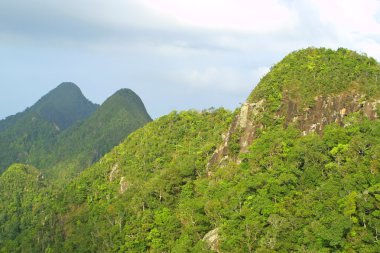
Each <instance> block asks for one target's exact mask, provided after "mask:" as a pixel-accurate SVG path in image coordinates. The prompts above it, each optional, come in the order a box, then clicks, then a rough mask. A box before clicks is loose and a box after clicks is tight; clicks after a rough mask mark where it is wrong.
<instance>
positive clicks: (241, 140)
mask: <svg viewBox="0 0 380 253" xmlns="http://www.w3.org/2000/svg"><path fill="white" fill-rule="evenodd" d="M265 102H266V101H265V100H263V99H262V100H260V101H258V102H256V103H248V102H247V103H244V104H243V105H242V107H241V109H240V113H239V114H238V115H237V116H236V117H235V119H234V120H233V122H232V124H231V126H230V128H229V130H228V132H227V133H226V134H224V135H223V137H224V138H223V141H222V143H221V144H220V145H219V146H218V148H217V149H216V150H215V152H214V154H213V156H212V157H211V159H210V161H209V163H208V165H207V172H208V174H209V175H210V174H211V170H212V168H213V167H218V166H223V164H224V163H226V162H228V161H231V160H233V161H234V162H237V163H240V160H239V159H238V158H237V156H236V154H235V156H234V155H233V154H231V152H230V150H229V143H230V142H231V141H236V140H235V139H234V138H232V136H234V135H235V136H236V135H237V136H238V144H239V146H240V151H239V153H245V152H247V151H248V147H249V146H250V145H251V144H252V142H253V141H254V139H255V138H256V137H257V131H258V130H259V129H263V128H265V126H264V125H263V123H262V121H261V119H262V117H263V112H265V110H266V109H267V108H266V107H265V104H266V103H265ZM379 106H380V100H365V97H364V95H362V94H359V93H355V92H343V93H341V94H336V95H329V96H318V97H315V98H314V103H313V105H312V106H309V107H307V108H302V107H301V106H299V105H298V104H297V102H295V101H294V100H292V99H290V98H289V97H288V96H287V94H286V92H284V95H283V99H282V101H281V106H280V107H279V109H278V110H277V112H275V113H274V115H273V118H275V119H281V121H282V123H283V125H284V127H288V126H290V125H293V126H295V127H297V128H299V129H300V130H301V132H302V134H303V135H307V134H309V133H314V132H315V133H318V134H322V133H323V129H324V127H325V126H326V125H328V124H331V123H334V122H336V123H338V124H340V125H342V126H344V118H345V117H347V116H348V115H349V114H351V113H359V114H361V115H364V116H366V117H368V118H369V119H371V120H374V119H377V118H378V117H379V115H378V108H379ZM232 139H234V140H232Z"/></svg>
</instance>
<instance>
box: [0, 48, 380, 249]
mask: <svg viewBox="0 0 380 253" xmlns="http://www.w3.org/2000/svg"><path fill="white" fill-rule="evenodd" d="M309 55H312V56H313V57H314V56H315V59H314V58H313V60H312V61H311V60H310V57H311V56H310V57H309ZM292 61H294V62H292ZM330 61H332V62H333V64H330ZM297 62H298V63H299V66H300V67H299V70H298V71H297ZM310 62H314V65H313V64H311V63H310ZM352 62H354V63H352ZM290 63H291V64H290ZM306 63H307V64H311V65H310V66H309V67H308V65H305V64H306ZM286 64H290V65H286ZM323 64H325V65H326V66H325V68H327V69H328V71H326V72H322V73H320V72H319V71H322V70H321V69H322V65H323ZM285 66H287V67H289V70H288V71H287V70H286V69H284V68H285ZM305 66H306V67H305ZM336 66H338V67H336ZM365 66H367V67H365ZM378 66H379V65H378V63H376V62H375V61H374V60H373V59H371V58H367V57H365V56H363V55H359V54H356V53H354V52H351V51H348V50H344V49H339V50H338V51H337V52H334V51H330V50H327V49H313V48H311V49H306V50H301V51H298V52H295V53H292V54H290V56H288V57H286V58H285V59H284V60H283V61H282V62H280V63H279V64H277V65H276V66H275V67H274V68H273V70H272V72H270V73H269V74H268V75H267V76H266V77H264V78H263V80H262V81H261V83H260V84H259V86H258V87H257V89H255V91H254V92H253V93H252V94H251V96H250V98H249V100H258V99H262V98H266V99H267V103H268V104H267V105H269V106H268V107H266V108H267V109H268V110H269V111H271V112H273V111H274V110H275V108H276V106H277V108H278V104H277V105H276V103H277V102H279V101H281V96H283V94H284V92H287V93H288V94H289V95H290V96H295V98H294V99H295V100H297V101H298V102H299V103H301V104H302V103H309V101H312V100H313V97H314V96H317V95H329V94H335V93H341V92H346V91H349V92H353V91H357V92H360V93H361V94H363V95H365V96H366V97H364V98H363V99H371V98H373V97H376V96H378V94H379V91H380V89H379V87H378V86H377V85H378V84H377V79H376V78H375V76H376V71H378ZM356 68H357V71H358V72H355V71H356ZM311 70H318V71H317V72H316V73H320V74H318V75H320V76H319V77H317V76H318V75H315V78H316V80H318V81H315V82H314V81H310V80H309V79H308V78H309V77H314V75H311V73H312V72H310V71H311ZM331 71H332V74H331V73H330V72H331ZM281 73H283V75H284V76H283V75H282V74H281ZM348 73H349V74H348ZM351 73H354V74H353V75H352V76H351V77H350V75H351ZM310 75H311V76H310ZM296 80H299V81H296ZM334 80H335V81H334ZM301 81H302V82H301ZM297 82H298V83H299V84H302V85H299V86H297ZM334 82H336V83H334ZM292 83H293V84H294V85H295V86H294V87H293V86H292ZM329 84H331V85H329ZM314 85H319V89H320V90H317V91H316V90H315V89H314V88H315V86H314ZM379 85H380V84H379ZM304 86H305V87H304ZM306 86H311V87H306ZM364 86H365V87H364ZM127 94H132V93H131V92H130V91H128V90H123V91H121V92H119V93H116V94H115V96H116V97H115V100H110V101H109V102H107V103H105V104H104V108H106V107H105V105H106V104H108V105H107V106H108V107H109V108H112V109H107V110H106V109H105V111H107V112H110V113H111V112H112V113H114V114H116V115H117V118H119V119H120V117H122V119H120V122H121V123H122V122H123V119H128V115H129V114H128V113H126V112H124V111H122V112H120V113H117V111H118V110H117V109H116V108H118V105H120V104H122V103H123V102H125V101H126V100H124V99H123V98H124V96H126V95H127ZM276 94H277V95H276ZM278 94H280V95H278ZM295 94H297V95H295ZM300 94H304V95H305V96H304V98H299V96H300ZM112 101H114V102H112ZM271 103H273V104H271ZM134 104H135V105H136V104H139V102H137V103H134ZM102 107H103V106H102ZM102 107H101V108H102ZM128 107H129V106H128ZM132 107H133V106H132ZM138 107H139V106H137V107H136V108H138ZM101 108H99V110H98V111H100V109H101ZM144 110H145V109H144ZM136 111H140V112H141V110H140V109H136ZM263 113H266V112H263ZM101 115H104V114H101ZM270 115H271V114H270V113H268V114H267V116H268V117H270ZM235 116H236V114H234V113H231V112H229V111H226V110H224V109H217V110H205V111H202V112H197V111H186V112H180V113H178V112H172V113H170V114H168V115H166V116H163V117H161V118H159V119H157V120H155V121H153V122H150V123H148V124H146V125H145V126H144V127H143V128H141V129H139V130H137V131H135V132H133V133H132V134H130V135H129V136H128V138H127V139H125V141H124V142H122V143H121V144H120V145H118V146H116V147H115V148H113V149H112V151H111V152H109V153H107V154H106V155H105V156H103V157H102V158H101V159H100V160H99V161H98V162H96V163H95V164H93V165H92V166H90V167H89V168H87V169H86V170H84V171H83V172H82V173H81V174H80V175H79V176H77V177H75V178H74V179H73V180H71V181H70V182H69V183H67V184H65V185H57V184H51V183H50V182H49V180H48V179H45V178H44V177H43V175H44V174H43V173H41V172H40V171H39V170H37V169H35V168H34V167H31V166H27V165H22V164H15V165H13V166H11V167H10V168H9V169H8V170H7V171H6V172H4V173H3V174H2V175H1V176H0V252H211V251H212V249H211V247H210V245H209V242H208V241H207V240H204V237H205V235H206V234H207V233H208V232H210V231H214V235H215V236H214V238H216V240H215V241H214V244H213V247H214V248H217V250H218V252H380V242H379V233H380V174H379V172H380V121H379V120H378V119H377V120H369V119H368V118H366V117H365V116H363V114H361V113H351V114H349V115H347V116H346V117H345V119H344V120H345V122H344V124H343V125H344V126H341V125H338V124H335V123H332V124H329V125H327V126H326V127H325V128H324V131H323V133H322V134H320V135H317V134H308V135H303V134H301V132H300V130H299V129H297V128H295V127H293V126H289V127H287V128H284V127H283V124H282V123H281V122H280V121H276V120H272V121H271V124H267V125H265V126H264V127H263V128H262V129H261V130H259V131H257V133H256V135H255V140H254V142H253V143H252V145H250V146H249V148H248V151H247V152H245V153H240V152H239V151H240V147H239V135H240V134H241V132H239V131H236V132H235V133H234V135H233V136H231V138H230V142H229V143H227V144H226V145H227V146H228V147H229V148H230V150H231V151H232V152H233V155H234V156H238V157H239V161H241V162H239V163H237V162H236V161H235V159H226V160H225V162H224V163H223V166H219V167H218V166H216V167H213V166H211V167H208V166H207V163H208V162H209V160H210V157H211V156H212V154H213V152H214V151H215V149H217V148H218V147H219V145H220V144H221V143H222V139H221V136H222V134H223V133H226V132H227V130H228V128H229V126H230V125H231V122H233V120H234V117H235ZM102 117H103V116H99V115H98V116H96V113H95V114H93V116H90V118H89V120H88V122H91V123H86V122H83V123H81V124H78V125H77V126H76V127H77V128H78V129H79V128H81V127H83V129H90V132H94V131H96V130H97V126H98V125H99V124H102V122H104V120H103V118H102ZM90 119H91V121H90ZM105 119H108V117H106V116H105ZM86 124H88V125H86ZM113 124H115V126H117V127H119V126H120V125H117V123H113ZM73 129H74V128H73ZM110 129H111V128H110ZM116 130H117V128H112V131H116ZM73 131H74V132H76V133H77V135H73V137H70V136H71V135H70V134H69V131H68V132H67V136H65V135H62V139H63V140H70V138H73V139H72V140H81V139H80V138H82V137H83V138H84V139H83V142H84V143H87V142H88V141H91V140H92V138H93V139H94V140H95V141H96V140H97V139H96V138H95V137H91V136H89V137H86V133H85V132H80V131H79V130H73ZM112 134H114V133H110V132H107V131H105V132H102V134H101V135H100V136H102V137H101V138H100V139H99V142H97V143H98V144H99V149H101V148H102V145H101V144H102V142H106V141H107V140H108V139H112V136H113V135H112ZM86 138H88V139H86ZM102 138H103V139H102ZM58 141H59V139H58ZM68 143H69V144H68V146H67V147H64V146H62V149H58V151H55V150H52V153H55V152H61V151H60V150H65V149H66V148H70V147H72V148H73V153H77V152H80V149H79V148H78V147H76V146H75V145H74V144H70V142H69V141H68ZM73 143H74V142H73ZM70 157H71V155H69V156H67V157H66V156H63V157H62V162H63V163H62V164H64V162H65V161H66V167H65V166H62V167H60V169H59V170H57V171H62V175H66V174H65V173H67V172H65V170H68V171H70V172H73V171H74V170H75V168H76V166H78V165H76V164H75V163H72V164H73V165H72V166H73V168H70V166H69V165H68V164H71V163H70ZM72 169H73V170H72Z"/></svg>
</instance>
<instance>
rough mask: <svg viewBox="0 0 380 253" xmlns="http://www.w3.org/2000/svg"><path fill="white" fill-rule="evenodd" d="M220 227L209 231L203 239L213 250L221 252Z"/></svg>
mask: <svg viewBox="0 0 380 253" xmlns="http://www.w3.org/2000/svg"><path fill="white" fill-rule="evenodd" d="M218 232H219V228H215V229H213V230H211V231H210V232H208V233H207V234H206V235H205V236H204V237H203V239H202V240H203V241H205V242H206V243H207V245H208V246H209V247H210V249H211V250H212V251H215V252H219V249H218V248H219V234H218Z"/></svg>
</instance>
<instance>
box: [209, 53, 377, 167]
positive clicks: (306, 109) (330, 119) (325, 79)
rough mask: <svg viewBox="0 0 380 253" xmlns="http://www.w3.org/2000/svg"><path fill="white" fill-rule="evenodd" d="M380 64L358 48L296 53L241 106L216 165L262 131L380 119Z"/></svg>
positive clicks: (214, 161)
mask: <svg viewBox="0 0 380 253" xmlns="http://www.w3.org/2000/svg"><path fill="white" fill-rule="evenodd" d="M378 77H380V65H379V64H378V63H377V62H376V61H374V59H373V58H368V57H366V56H364V55H359V54H357V53H355V52H353V51H350V50H346V49H339V50H338V51H332V50H327V49H323V48H322V49H315V48H308V49H305V50H300V51H297V52H294V53H291V54H290V55H288V56H287V57H285V58H284V59H283V60H282V61H281V62H280V63H278V64H276V65H275V66H274V67H273V68H272V70H271V71H270V72H269V73H268V74H267V75H266V76H265V77H263V79H262V80H261V81H260V83H259V84H258V85H257V87H256V88H255V89H254V91H253V92H252V93H251V95H250V96H249V98H248V99H247V102H245V103H244V104H243V105H242V107H241V108H240V111H239V113H238V114H237V115H236V117H235V119H234V121H233V122H232V124H231V126H230V129H229V131H228V132H227V133H226V134H225V135H224V137H223V142H222V144H220V145H219V147H218V148H217V149H216V151H215V153H214V155H213V156H212V158H211V160H210V162H209V164H208V170H210V168H211V167H215V166H219V165H223V163H224V162H226V161H230V160H233V161H237V162H238V163H239V162H240V160H239V158H238V157H239V156H238V154H239V153H245V152H247V150H248V147H249V146H250V145H251V144H252V142H253V141H254V139H255V138H256V137H257V135H258V134H259V133H260V132H261V131H265V129H266V128H268V127H271V126H273V125H277V124H282V125H283V126H284V127H288V126H290V125H293V126H295V127H297V128H298V129H300V130H301V132H302V134H303V135H306V134H309V133H312V132H315V133H318V134H322V133H323V129H324V126H326V125H328V124H331V123H334V122H336V123H338V124H340V125H342V126H344V119H345V117H347V116H348V115H350V114H352V113H358V114H361V115H364V116H366V117H368V118H369V119H376V118H378V110H379V104H380V99H379V98H380V96H379V92H378V90H379V89H378V88H379V87H380V82H378Z"/></svg>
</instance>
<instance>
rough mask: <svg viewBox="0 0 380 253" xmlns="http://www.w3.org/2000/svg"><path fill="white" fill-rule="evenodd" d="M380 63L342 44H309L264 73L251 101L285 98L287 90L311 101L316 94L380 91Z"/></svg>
mask: <svg viewBox="0 0 380 253" xmlns="http://www.w3.org/2000/svg"><path fill="white" fill-rule="evenodd" d="M379 72H380V65H379V63H378V62H376V60H375V59H374V58H372V57H368V56H366V55H364V54H359V53H357V52H355V51H352V50H348V49H344V48H339V49H338V50H332V49H326V48H313V47H310V48H306V49H302V50H298V51H294V52H292V53H290V54H288V55H287V56H286V57H285V58H284V59H283V60H281V61H280V62H279V63H277V64H275V65H274V66H273V67H272V68H271V71H270V72H269V73H268V74H267V75H266V76H264V77H263V78H262V79H261V81H260V82H259V84H258V85H257V87H256V88H255V89H254V90H253V92H252V93H251V95H250V96H249V98H248V102H254V101H259V100H261V99H266V100H268V102H269V101H271V103H272V101H273V102H275V103H276V102H278V101H279V100H281V97H282V95H284V93H286V94H287V95H288V96H289V97H290V98H292V99H294V100H296V101H297V102H298V103H299V104H302V105H308V104H309V103H312V102H313V100H314V98H315V97H316V96H321V95H322V96H323V95H331V94H339V93H341V92H344V91H350V90H355V91H357V92H359V93H361V94H363V95H365V96H367V97H376V96H379V95H380V90H379V89H378V86H379V85H380V80H378V79H380V78H379V77H378V73H379Z"/></svg>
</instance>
